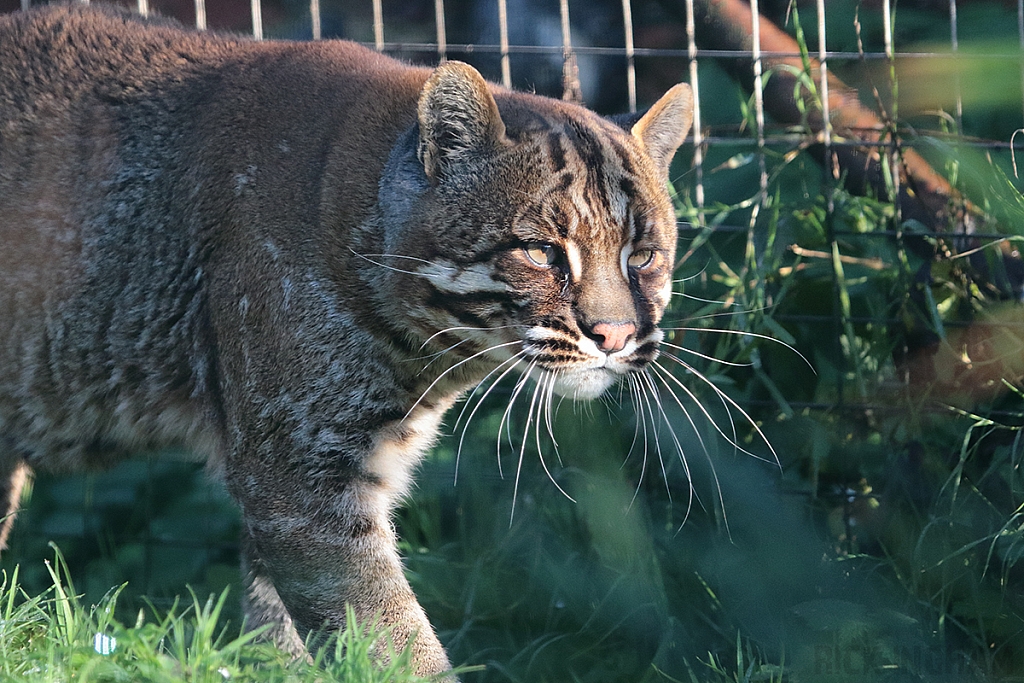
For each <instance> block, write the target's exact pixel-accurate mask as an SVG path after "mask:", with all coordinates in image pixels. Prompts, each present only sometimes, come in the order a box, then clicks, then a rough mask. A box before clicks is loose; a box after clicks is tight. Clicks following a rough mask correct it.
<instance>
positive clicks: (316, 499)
mask: <svg viewBox="0 0 1024 683" xmlns="http://www.w3.org/2000/svg"><path fill="white" fill-rule="evenodd" d="M253 469H257V470H259V472H256V471H253ZM230 470H234V472H231V471H230ZM228 479H229V485H230V487H231V489H232V491H233V493H234V494H235V495H236V497H237V498H238V499H239V502H240V503H241V504H242V509H243V517H244V523H245V527H246V531H247V533H248V535H249V541H248V549H247V555H248V558H249V559H248V568H249V577H248V578H247V583H248V586H249V590H248V600H249V603H250V608H251V613H252V615H253V617H254V618H255V621H257V622H267V621H274V620H275V618H276V616H277V615H278V614H279V613H280V606H279V605H277V604H275V602H276V599H277V598H278V597H279V600H280V605H283V607H284V608H285V609H286V610H287V614H288V615H289V616H290V617H291V619H292V622H293V624H294V630H295V633H296V634H297V636H296V637H294V638H293V637H292V636H291V635H290V634H289V632H288V631H289V629H288V627H287V624H286V623H281V624H280V628H278V630H277V632H276V633H275V634H274V639H275V641H278V642H279V644H282V645H284V646H286V647H292V648H293V647H294V645H295V643H297V642H300V641H305V640H306V639H307V638H308V639H309V640H308V641H307V642H309V643H310V644H311V645H314V646H315V645H316V644H318V643H321V642H323V637H324V635H325V634H326V633H327V632H329V631H331V630H337V629H340V628H344V626H345V606H346V604H348V605H351V606H352V607H353V609H354V611H355V613H356V617H357V619H358V620H359V621H360V623H362V624H369V623H371V622H374V621H376V623H377V624H378V626H380V627H383V628H387V629H390V634H391V640H392V643H393V644H394V647H395V649H396V651H400V650H401V649H402V648H403V647H405V646H406V645H407V644H409V643H410V641H411V648H412V655H413V660H414V663H415V670H416V672H417V673H418V674H421V675H429V674H437V673H441V672H444V671H447V670H449V669H450V668H451V665H450V664H449V662H448V657H447V655H446V654H445V651H444V648H443V647H442V646H441V643H440V642H439V641H438V639H437V636H436V635H435V634H434V631H433V629H432V628H431V626H430V623H429V622H428V621H427V618H426V615H425V614H424V612H423V609H422V608H421V607H420V605H419V603H418V602H417V601H416V597H415V595H414V594H413V592H412V589H411V588H410V587H409V583H408V581H406V578H405V575H404V572H403V568H402V563H401V559H400V557H399V555H398V551H397V549H396V545H395V541H396V539H395V532H394V529H393V527H392V524H391V521H390V517H389V514H390V501H389V500H388V497H387V496H386V495H384V494H383V492H382V491H381V490H379V489H378V487H377V485H376V484H375V483H374V482H373V481H371V480H364V479H360V478H359V477H358V476H353V477H351V478H349V479H348V480H346V481H332V480H331V479H330V478H329V477H323V478H321V477H318V476H316V474H315V473H311V472H309V471H306V472H303V471H302V469H301V468H300V469H296V468H287V467H269V466H268V464H267V463H266V462H263V463H262V467H256V468H245V467H242V468H230V469H229V474H228ZM413 638H414V640H411V639H413ZM378 655H379V656H380V657H382V658H384V657H387V655H388V653H387V651H386V647H385V648H383V649H382V651H381V652H379V653H378Z"/></svg>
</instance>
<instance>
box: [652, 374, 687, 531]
mask: <svg viewBox="0 0 1024 683" xmlns="http://www.w3.org/2000/svg"><path fill="white" fill-rule="evenodd" d="M640 376H641V377H642V378H643V379H644V380H645V381H644V384H645V385H646V386H647V391H646V392H644V393H645V395H648V396H650V397H651V398H653V399H654V405H655V406H657V408H658V413H659V414H660V415H661V421H662V423H663V424H664V425H665V426H666V427H668V433H669V435H670V436H671V437H672V441H673V443H675V445H676V452H677V453H679V462H680V463H681V464H682V466H683V472H684V474H685V475H686V480H687V481H688V482H689V483H690V486H689V495H688V497H687V501H686V514H684V515H683V524H685V523H686V520H688V519H689V518H690V511H691V510H692V509H693V501H694V498H696V499H697V502H700V497H699V496H697V493H696V489H694V486H693V474H692V473H691V472H690V463H688V462H687V461H686V454H685V453H684V452H683V445H682V444H681V443H680V442H679V437H678V436H677V435H676V430H675V428H674V427H673V426H672V421H671V420H669V419H668V415H667V414H666V413H665V407H664V406H663V405H662V403H661V396H660V395H659V394H658V388H657V387H656V386H655V384H654V380H652V379H651V375H650V373H649V372H648V371H647V370H646V369H644V371H643V372H642V373H641V374H640ZM654 434H655V440H656V441H657V434H658V430H657V429H655V431H654ZM657 448H658V458H659V459H660V458H661V445H660V443H657ZM661 467H662V474H663V476H664V477H665V485H666V486H668V474H667V473H666V472H665V463H664V461H662V464H661ZM669 502H671V497H670V498H669Z"/></svg>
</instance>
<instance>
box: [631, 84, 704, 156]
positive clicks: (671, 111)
mask: <svg viewBox="0 0 1024 683" xmlns="http://www.w3.org/2000/svg"><path fill="white" fill-rule="evenodd" d="M691 123H693V91H691V90H690V86H689V85H687V84H686V83H680V84H678V85H676V86H674V87H673V88H672V89H671V90H669V91H668V92H667V93H665V94H664V95H662V97H661V99H660V100H658V101H657V102H655V103H654V106H653V107H651V108H650V109H648V110H647V112H646V113H645V114H644V115H643V116H641V117H640V120H639V121H637V122H636V123H634V124H633V126H632V128H631V129H630V130H631V132H632V133H633V135H634V136H635V137H636V138H637V139H639V140H640V142H642V143H643V146H644V149H646V150H647V154H648V155H650V157H651V159H653V160H654V163H655V165H656V166H657V167H658V168H659V169H661V171H662V172H663V173H665V174H666V175H668V166H669V164H670V163H672V157H673V156H675V153H676V150H677V149H679V145H681V144H683V140H685V139H686V134H687V133H689V132H690V124H691Z"/></svg>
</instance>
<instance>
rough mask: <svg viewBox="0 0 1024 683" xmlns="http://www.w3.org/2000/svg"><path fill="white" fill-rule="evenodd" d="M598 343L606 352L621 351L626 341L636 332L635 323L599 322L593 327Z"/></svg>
mask: <svg viewBox="0 0 1024 683" xmlns="http://www.w3.org/2000/svg"><path fill="white" fill-rule="evenodd" d="M593 333H594V337H595V338H596V341H597V345H598V346H599V347H601V350H602V351H604V352H606V353H615V352H616V351H621V350H622V349H623V348H625V346H626V342H628V341H629V340H630V338H631V337H632V336H633V335H634V334H636V325H634V324H633V323H598V324H596V325H594V328H593Z"/></svg>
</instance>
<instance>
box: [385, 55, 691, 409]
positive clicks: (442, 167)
mask: <svg viewBox="0 0 1024 683" xmlns="http://www.w3.org/2000/svg"><path fill="white" fill-rule="evenodd" d="M465 68H468V67H465ZM443 69H445V67H442V68H441V69H438V72H441V71H442V70H443ZM472 73H474V74H475V72H472ZM449 75H450V74H449ZM477 77H478V76H477ZM460 79H461V80H460ZM433 81H437V82H436V83H434V82H433ZM689 98H690V94H689V90H688V88H686V87H685V86H677V88H675V89H673V91H671V92H670V93H669V94H668V95H666V96H665V98H663V99H662V100H661V101H659V103H658V104H656V105H655V107H654V108H652V110H651V111H650V112H649V113H648V114H646V115H645V116H644V117H643V118H641V119H640V120H639V122H638V123H636V124H635V125H634V126H632V127H631V129H630V130H626V129H624V128H621V127H619V126H617V125H615V124H614V123H612V122H609V121H607V120H605V119H602V118H600V117H598V116H596V115H594V114H592V113H590V112H586V111H585V110H582V109H580V108H577V107H570V106H567V105H562V104H560V103H550V101H546V102H544V103H543V104H542V103H541V101H540V100H539V99H538V98H525V97H522V98H520V99H515V98H514V97H513V98H509V100H506V101H503V105H502V114H500V115H499V113H498V108H497V106H496V105H495V103H494V100H493V99H492V98H491V96H490V94H489V92H487V90H486V86H485V85H483V81H482V79H481V80H479V81H478V82H477V81H476V80H475V79H474V78H473V77H472V76H471V75H470V76H467V74H465V73H456V74H455V75H454V77H452V78H443V77H442V78H439V77H438V76H437V72H435V76H434V77H432V79H431V81H428V83H427V85H426V86H425V88H424V95H423V97H422V99H421V101H420V131H421V132H420V135H421V143H420V160H421V162H422V163H423V168H424V169H425V172H426V176H427V178H428V180H429V181H430V185H431V187H430V189H429V190H428V191H427V192H426V193H425V195H424V196H423V204H422V210H423V212H424V215H425V216H426V217H427V220H428V221H429V223H430V224H431V225H432V226H434V227H433V229H431V230H430V231H429V235H422V234H421V235H420V236H419V237H418V238H417V239H416V240H414V241H415V243H416V244H415V248H413V245H412V244H410V245H409V247H408V249H406V250H405V252H404V253H415V254H416V256H417V257H418V258H420V259H422V261H421V262H420V265H417V266H415V269H416V271H417V274H418V275H420V276H422V277H420V278H419V279H418V280H417V279H415V278H414V279H413V280H411V281H410V283H409V284H410V287H413V288H414V290H415V292H416V293H417V294H418V296H417V298H419V299H420V301H421V304H420V305H419V306H417V309H418V310H420V311H423V315H424V317H425V318H426V319H425V320H422V323H424V324H423V325H422V326H420V325H417V326H418V327H420V328H421V332H422V333H423V334H424V336H425V337H426V338H429V339H430V340H431V341H432V342H433V343H434V344H435V345H436V346H437V347H438V348H440V349H444V352H445V353H448V354H451V357H452V358H461V359H467V360H470V359H472V360H476V359H484V358H488V359H490V360H492V361H497V362H498V363H500V365H499V366H498V369H499V370H500V369H501V368H512V367H516V368H517V369H518V370H519V371H521V372H528V373H530V374H532V375H534V376H535V378H536V379H538V381H541V382H543V383H545V384H546V385H547V386H549V387H550V388H551V389H553V390H554V391H556V392H558V393H559V394H562V395H566V396H571V397H575V398H594V397H596V396H598V395H600V394H601V393H602V392H604V391H605V390H606V389H607V388H608V387H609V386H611V385H612V384H613V383H614V382H615V381H616V379H617V378H619V377H621V376H624V375H627V374H628V373H630V372H632V371H636V370H639V369H641V368H643V367H644V366H645V365H646V364H648V363H650V362H651V361H653V360H654V359H655V357H656V356H657V353H658V344H659V342H660V341H661V338H662V333H661V331H660V330H659V329H658V327H657V325H658V323H659V321H660V320H661V318H662V315H663V313H664V311H665V307H666V306H667V304H668V301H669V297H670V296H671V290H672V281H671V275H672V268H673V261H674V256H675V242H676V223H675V216H674V213H673V210H672V206H671V202H670V200H669V198H668V194H667V188H666V181H667V169H668V163H669V162H670V161H671V157H672V154H673V153H674V152H675V149H676V147H677V146H678V145H679V143H680V142H681V141H682V139H683V138H684V136H685V134H686V132H687V130H688V128H689V111H690V99H689ZM502 116H504V120H503V119H502Z"/></svg>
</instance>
